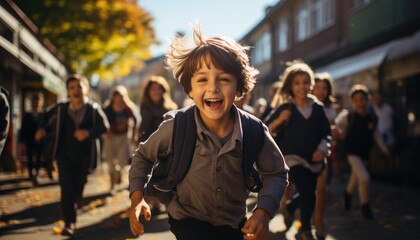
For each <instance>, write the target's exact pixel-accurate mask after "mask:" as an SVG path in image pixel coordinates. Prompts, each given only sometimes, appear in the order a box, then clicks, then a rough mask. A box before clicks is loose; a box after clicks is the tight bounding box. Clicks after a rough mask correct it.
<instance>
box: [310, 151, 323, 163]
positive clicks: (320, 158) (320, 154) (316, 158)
mask: <svg viewBox="0 0 420 240" xmlns="http://www.w3.org/2000/svg"><path fill="white" fill-rule="evenodd" d="M324 158H325V153H324V152H323V151H321V150H319V149H317V150H316V151H315V152H314V154H312V159H313V160H314V161H315V162H322V161H324Z"/></svg>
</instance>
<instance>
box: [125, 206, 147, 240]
mask: <svg viewBox="0 0 420 240" xmlns="http://www.w3.org/2000/svg"><path fill="white" fill-rule="evenodd" d="M140 215H143V216H144V219H146V221H150V219H151V217H152V213H151V212H150V207H149V205H148V204H147V203H146V201H144V199H143V200H142V201H141V202H140V203H139V204H137V206H136V207H135V208H134V209H133V208H131V209H130V212H129V213H128V218H129V220H130V229H131V232H132V233H133V234H134V235H135V236H137V235H143V234H144V226H143V224H141V223H140Z"/></svg>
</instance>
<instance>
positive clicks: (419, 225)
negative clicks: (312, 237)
mask: <svg viewBox="0 0 420 240" xmlns="http://www.w3.org/2000/svg"><path fill="white" fill-rule="evenodd" d="M106 172H107V171H106V166H105V167H104V166H102V168H101V169H98V170H97V171H96V172H95V173H93V174H92V175H90V176H89V179H88V184H87V185H86V188H85V192H84V197H85V200H84V201H83V203H82V206H81V208H80V209H79V211H78V220H77V229H78V231H77V236H78V237H77V239H109V240H113V239H116V240H117V239H118V240H121V239H142V240H175V237H174V236H173V235H172V234H171V233H170V231H169V225H168V223H167V215H166V214H161V215H158V216H153V218H152V221H151V222H146V223H145V229H146V234H145V235H143V236H141V237H138V238H134V237H133V236H132V234H131V232H130V229H129V223H128V218H127V215H126V212H125V210H126V209H128V208H129V205H130V201H129V198H128V191H127V190H126V188H127V182H124V183H123V184H122V185H121V186H120V189H119V191H118V193H117V194H116V195H114V196H112V195H110V194H109V193H108V192H109V183H108V182H109V178H108V175H107V174H106ZM55 179H57V176H55ZM39 181H40V185H39V186H38V187H31V183H30V182H28V181H26V180H25V181H23V179H22V177H21V176H16V175H5V174H3V173H0V239H4V240H17V239H19V240H26V239H28V240H29V239H31V240H33V239H46V240H49V239H51V240H55V239H57V240H58V239H67V238H66V237H63V236H60V235H56V234H55V233H54V231H57V230H58V229H59V227H60V225H62V224H63V223H62V222H61V221H59V220H60V219H61V216H60V215H61V210H60V205H59V197H60V193H59V186H58V184H57V181H54V182H50V180H49V179H48V178H45V179H43V178H42V179H40V180H39ZM344 186H345V184H344V183H342V182H340V181H338V179H335V178H334V179H333V183H332V185H331V186H330V196H329V199H328V203H327V210H326V215H325V221H326V223H327V231H328V233H329V235H328V237H327V239H328V240H334V239H339V240H342V239H343V240H346V239H362V240H364V239H366V240H368V239H369V240H370V239H420V206H419V202H420V191H418V190H410V189H404V188H401V187H399V186H395V185H390V184H384V183H378V182H374V183H372V185H371V196H372V198H371V199H372V203H371V205H372V208H373V213H374V215H375V220H373V221H369V220H366V219H364V218H363V217H362V216H361V214H360V211H359V210H357V205H358V204H357V196H355V197H354V198H353V200H354V201H353V209H352V210H351V211H349V212H348V213H345V212H344V211H342V210H341V205H340V200H339V199H340V196H341V194H342V191H343V189H344ZM253 202H255V198H254V197H250V199H249V203H250V204H252V203H253ZM298 226H299V222H298V221H295V223H294V226H293V227H292V228H291V229H290V230H289V231H288V232H286V233H285V232H284V231H283V230H284V229H285V227H284V224H283V217H282V215H281V214H277V215H276V216H275V217H274V218H273V219H272V220H271V222H270V231H271V233H270V240H274V239H276V240H278V239H285V238H287V239H290V240H293V239H294V235H295V233H296V231H297V227H298Z"/></svg>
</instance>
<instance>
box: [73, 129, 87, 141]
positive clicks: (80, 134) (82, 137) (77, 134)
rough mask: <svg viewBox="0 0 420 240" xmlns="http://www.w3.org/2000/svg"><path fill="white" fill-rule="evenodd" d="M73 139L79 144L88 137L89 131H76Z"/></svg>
mask: <svg viewBox="0 0 420 240" xmlns="http://www.w3.org/2000/svg"><path fill="white" fill-rule="evenodd" d="M74 137H75V138H76V139H77V141H79V142H81V141H83V140H85V139H86V138H88V137H89V131H87V130H76V131H75V132H74Z"/></svg>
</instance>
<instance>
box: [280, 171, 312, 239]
mask: <svg viewBox="0 0 420 240" xmlns="http://www.w3.org/2000/svg"><path fill="white" fill-rule="evenodd" d="M289 174H290V178H291V180H292V182H293V183H294V184H295V186H296V189H297V191H298V194H297V195H295V196H293V198H292V200H291V201H290V203H288V204H287V206H286V208H287V210H288V211H289V212H290V213H293V212H294V211H295V210H296V209H297V208H300V220H301V222H302V230H303V231H307V230H311V218H312V214H313V212H314V209H315V190H316V181H317V177H318V174H315V173H313V172H311V170H309V169H307V168H305V167H303V166H301V165H297V166H294V167H291V168H290V172H289Z"/></svg>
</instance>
